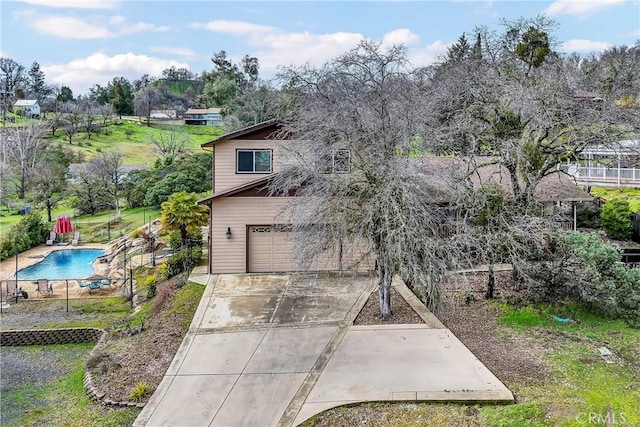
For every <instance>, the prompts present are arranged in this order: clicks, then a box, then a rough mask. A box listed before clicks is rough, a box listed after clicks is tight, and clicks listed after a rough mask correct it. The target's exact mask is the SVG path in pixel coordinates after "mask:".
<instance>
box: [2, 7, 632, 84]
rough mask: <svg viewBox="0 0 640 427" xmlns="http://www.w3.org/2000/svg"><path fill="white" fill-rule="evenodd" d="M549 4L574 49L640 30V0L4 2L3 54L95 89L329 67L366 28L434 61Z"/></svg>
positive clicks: (621, 40)
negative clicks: (175, 72)
mask: <svg viewBox="0 0 640 427" xmlns="http://www.w3.org/2000/svg"><path fill="white" fill-rule="evenodd" d="M542 13H544V14H546V15H547V16H549V17H551V18H553V19H555V20H556V21H557V22H558V24H559V27H558V28H557V30H556V31H555V33H554V35H555V37H556V39H557V42H558V43H559V45H558V48H559V50H561V51H566V52H574V51H575V52H579V53H589V52H598V51H601V50H603V49H606V48H607V47H608V46H611V45H622V44H626V45H629V44H634V43H636V42H637V41H638V40H639V39H640V1H639V0H633V1H625V0H556V1H517V0H511V1H491V0H448V1H445V0H442V1H397V0H396V1H370V2H365V1H317V2H310V1H283V2H273V1H257V2H255V1H254V2H250V1H233V2H231V1H226V2H225V1H204V0H201V1H157V0H156V1H151V0H139V1H129V0H0V16H1V22H0V24H1V29H0V37H1V38H0V54H1V56H3V57H9V58H12V59H14V60H15V61H17V62H19V63H20V64H22V65H24V66H25V67H26V68H29V67H30V65H31V63H32V62H33V61H37V62H38V63H39V64H40V65H41V67H42V69H43V70H44V72H45V74H46V78H47V81H48V82H50V83H55V84H58V85H67V86H70V87H71V89H72V90H73V92H74V94H76V95H78V94H81V93H86V92H87V91H88V88H89V87H90V86H92V85H93V84H94V83H99V84H105V83H106V82H107V81H109V80H111V79H112V78H113V77H116V76H124V77H127V78H128V79H131V80H134V79H137V78H139V77H140V76H141V75H143V74H145V73H146V74H150V75H152V76H158V75H159V74H160V73H161V71H162V70H163V69H165V68H168V67H170V66H171V65H175V66H177V67H188V68H189V69H191V70H192V71H193V72H196V73H200V72H202V71H203V70H211V69H212V68H213V67H212V63H211V56H212V54H213V53H214V52H217V51H220V50H225V51H227V53H228V55H229V56H230V57H231V58H232V59H239V58H241V57H242V56H244V55H245V54H249V55H252V56H257V57H258V59H259V61H260V65H261V70H260V72H261V76H262V77H264V78H270V77H272V76H273V75H274V74H275V72H276V71H277V68H278V66H287V65H291V64H302V63H305V62H311V63H313V64H317V65H320V64H322V63H324V62H326V61H327V60H328V59H330V58H332V57H334V56H336V55H338V54H340V53H342V52H345V51H346V50H348V49H350V48H351V47H353V46H355V45H356V44H357V43H358V41H359V40H360V39H362V38H364V37H366V38H370V39H374V40H379V41H382V42H384V43H392V42H402V43H404V44H406V45H407V46H408V48H409V56H410V59H411V61H412V64H413V65H416V66H417V65H427V64H429V63H431V62H433V61H434V60H435V58H437V57H438V55H441V54H442V53H443V52H445V51H446V48H447V46H448V45H449V44H451V43H452V42H455V41H456V39H457V38H458V37H459V36H460V35H461V34H462V33H463V32H465V31H466V32H470V31H472V30H473V28H474V27H475V26H479V25H486V26H488V27H490V28H495V29H499V27H500V22H501V19H516V18H519V17H534V16H536V15H537V14H542Z"/></svg>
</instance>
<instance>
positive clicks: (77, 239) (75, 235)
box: [71, 231, 80, 246]
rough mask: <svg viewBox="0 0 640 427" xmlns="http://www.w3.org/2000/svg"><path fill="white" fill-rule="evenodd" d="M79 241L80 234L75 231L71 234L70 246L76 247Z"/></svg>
mask: <svg viewBox="0 0 640 427" xmlns="http://www.w3.org/2000/svg"><path fill="white" fill-rule="evenodd" d="M79 240H80V232H79V231H76V232H75V233H73V240H71V246H78V241H79Z"/></svg>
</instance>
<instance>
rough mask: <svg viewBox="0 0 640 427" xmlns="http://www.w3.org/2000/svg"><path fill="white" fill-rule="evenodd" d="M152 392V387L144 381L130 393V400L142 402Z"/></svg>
mask: <svg viewBox="0 0 640 427" xmlns="http://www.w3.org/2000/svg"><path fill="white" fill-rule="evenodd" d="M150 392H151V386H149V384H147V383H145V382H144V381H141V382H139V383H138V384H136V386H135V387H134V388H133V389H132V390H131V392H130V393H129V399H130V400H133V401H134V402H140V401H141V400H142V399H143V398H144V397H145V396H146V395H148V394H149V393H150Z"/></svg>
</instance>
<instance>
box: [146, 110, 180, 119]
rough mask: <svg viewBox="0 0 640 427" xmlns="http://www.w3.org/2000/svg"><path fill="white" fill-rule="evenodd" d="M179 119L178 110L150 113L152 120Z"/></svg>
mask: <svg viewBox="0 0 640 427" xmlns="http://www.w3.org/2000/svg"><path fill="white" fill-rule="evenodd" d="M177 117H178V114H177V113H176V110H151V112H150V113H149V118H151V119H175V118H177Z"/></svg>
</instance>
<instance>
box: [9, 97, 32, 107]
mask: <svg viewBox="0 0 640 427" xmlns="http://www.w3.org/2000/svg"><path fill="white" fill-rule="evenodd" d="M36 104H38V100H37V99H19V100H17V101H16V103H15V104H14V105H15V106H16V107H33V106H34V105H36Z"/></svg>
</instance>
